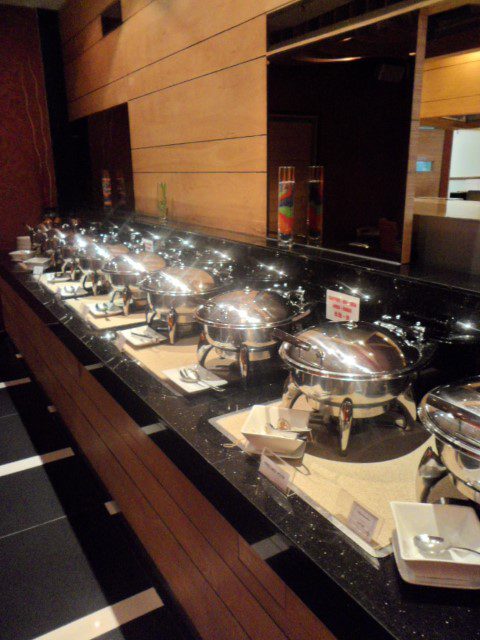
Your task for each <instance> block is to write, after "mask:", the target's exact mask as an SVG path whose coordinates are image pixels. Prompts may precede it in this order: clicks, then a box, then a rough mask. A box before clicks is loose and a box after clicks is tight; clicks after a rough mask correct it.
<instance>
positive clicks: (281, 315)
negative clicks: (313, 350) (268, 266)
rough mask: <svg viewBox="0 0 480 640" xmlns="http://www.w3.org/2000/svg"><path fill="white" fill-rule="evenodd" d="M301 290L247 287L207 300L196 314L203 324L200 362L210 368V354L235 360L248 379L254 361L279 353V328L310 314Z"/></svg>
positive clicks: (199, 347)
mask: <svg viewBox="0 0 480 640" xmlns="http://www.w3.org/2000/svg"><path fill="white" fill-rule="evenodd" d="M294 293H295V295H293V294H294ZM298 293H299V292H298V290H297V291H295V292H292V291H288V292H286V293H285V294H284V295H281V294H280V293H279V292H276V291H273V290H271V289H267V288H264V289H258V288H255V287H253V288H251V287H248V286H247V287H245V288H243V289H236V290H234V291H228V292H226V293H222V294H220V295H217V296H215V297H213V298H211V299H210V300H208V301H207V302H206V303H205V304H203V305H202V306H200V307H199V309H198V310H197V312H196V315H195V317H196V319H197V321H198V322H199V323H200V324H201V325H202V333H201V335H200V340H199V343H198V349H197V355H198V360H199V362H200V364H201V365H202V366H207V367H208V364H207V357H208V356H209V355H210V354H215V355H217V356H219V357H220V358H223V359H225V360H228V359H230V360H234V361H235V362H236V363H238V365H239V367H240V374H241V376H242V378H244V379H245V378H247V377H248V375H249V373H250V370H251V365H252V363H254V362H258V361H261V360H269V359H271V358H272V357H273V356H274V355H275V354H276V352H277V348H278V345H279V342H280V339H279V338H278V337H277V335H276V329H279V328H282V329H291V328H292V327H294V326H295V324H296V323H298V322H300V321H302V320H304V319H305V318H306V317H307V316H308V315H309V314H310V311H311V309H310V306H309V305H307V304H305V302H304V296H303V294H304V292H303V290H302V291H301V293H300V295H298Z"/></svg>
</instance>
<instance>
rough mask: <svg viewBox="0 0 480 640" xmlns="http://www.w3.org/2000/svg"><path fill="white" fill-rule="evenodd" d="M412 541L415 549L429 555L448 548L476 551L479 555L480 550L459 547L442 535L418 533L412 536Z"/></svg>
mask: <svg viewBox="0 0 480 640" xmlns="http://www.w3.org/2000/svg"><path fill="white" fill-rule="evenodd" d="M413 542H414V544H415V546H416V547H417V549H419V550H420V551H422V552H423V553H428V554H429V555H437V554H440V553H443V552H444V551H450V549H459V550H460V551H468V552H469V553H476V554H477V555H479V556H480V551H477V550H476V549H470V548H469V547H459V546H458V545H456V544H450V543H449V542H448V540H445V538H442V536H431V535H429V534H428V533H420V534H419V535H417V536H415V537H414V538H413Z"/></svg>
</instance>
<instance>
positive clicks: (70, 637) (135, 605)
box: [35, 587, 163, 640]
mask: <svg viewBox="0 0 480 640" xmlns="http://www.w3.org/2000/svg"><path fill="white" fill-rule="evenodd" d="M162 606H163V602H162V600H161V598H160V596H159V595H158V593H157V592H156V591H155V589H154V588H153V587H152V588H151V589H147V590H146V591H142V592H141V593H137V595H135V596H132V597H131V598H126V599H125V600H120V602H117V603H116V604H114V605H112V606H111V607H105V608H104V609H100V610H99V611H95V613H91V614H90V615H88V616H84V617H83V618H79V619H78V620H75V621H74V622H70V624H66V625H64V626H63V627H59V628H58V629H54V630H53V631H49V632H48V633H45V634H43V635H42V636H37V638H36V639H35V640H93V639H94V638H98V636H101V635H103V634H104V633H107V632H108V631H113V629H118V627H120V626H121V625H122V624H126V623H127V622H130V621H131V620H135V619H136V618H140V617H141V616H144V615H146V614H147V613H150V612H151V611H155V609H159V608H160V607H162Z"/></svg>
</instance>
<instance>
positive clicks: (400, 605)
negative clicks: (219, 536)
mask: <svg viewBox="0 0 480 640" xmlns="http://www.w3.org/2000/svg"><path fill="white" fill-rule="evenodd" d="M177 230H178V228H177ZM221 242H223V243H224V241H221ZM245 250H247V249H245ZM248 251H249V254H250V256H252V255H253V256H254V257H258V258H259V259H260V258H261V259H266V258H272V259H278V257H279V253H278V252H277V251H276V250H269V249H268V248H267V249H265V248H262V247H258V246H253V245H251V246H250V247H248ZM281 257H283V256H281ZM288 260H289V261H295V262H296V263H297V264H298V263H300V264H301V265H302V269H303V268H305V269H308V270H309V273H310V277H311V278H314V279H315V280H316V281H317V282H320V283H321V284H322V286H323V287H324V288H325V287H328V286H331V284H334V285H338V283H344V284H345V287H346V290H347V291H349V292H351V291H352V288H356V289H359V290H361V294H362V301H363V302H362V304H364V314H365V317H367V318H368V317H373V316H376V317H378V315H379V314H381V313H393V312H394V311H395V310H398V309H400V311H402V312H404V311H405V310H408V309H410V310H414V311H415V312H416V313H418V315H419V316H420V317H423V316H424V315H425V314H430V316H429V317H432V316H434V315H435V314H439V313H441V314H442V317H443V315H447V316H448V315H450V316H451V315H452V314H456V315H457V316H458V315H462V317H464V316H465V315H467V316H468V315H469V314H473V315H475V314H476V313H477V312H478V310H480V296H478V295H476V294H475V293H473V292H472V291H471V290H470V291H466V290H465V289H462V288H459V287H453V286H451V285H447V284H446V283H445V282H443V283H442V284H441V286H437V284H436V283H428V282H426V281H422V282H421V283H420V282H418V281H417V282H413V281H412V280H411V279H410V278H407V279H404V278H399V274H398V271H397V273H395V274H393V273H392V274H387V273H386V270H385V269H384V267H383V266H382V267H381V268H380V269H378V270H377V269H375V268H374V267H372V265H371V264H369V265H368V267H364V266H362V267H361V268H358V265H357V264H352V263H351V262H348V263H346V262H343V261H341V260H340V259H337V260H326V261H323V260H321V259H320V258H318V257H317V258H315V260H313V261H311V260H307V259H306V258H302V257H301V256H296V255H290V256H288ZM0 273H1V275H2V277H4V278H5V279H8V281H9V282H11V283H12V284H13V285H14V286H15V287H16V289H17V290H18V291H19V292H22V294H23V295H26V299H28V300H29V301H30V303H31V304H36V303H38V302H39V303H41V306H42V308H43V309H44V311H45V310H48V313H49V318H47V317H45V320H46V321H47V320H48V321H49V322H52V323H53V322H59V323H61V325H63V327H64V328H65V329H64V330H62V334H61V338H62V339H63V340H65V341H66V343H67V344H68V341H67V339H66V337H67V336H68V333H69V334H70V335H71V336H72V338H73V339H76V340H78V341H80V342H81V343H82V344H83V345H84V346H85V347H86V348H87V349H88V351H89V352H90V353H91V354H93V356H95V357H96V358H97V359H98V360H99V361H101V362H102V363H103V364H104V365H106V367H107V368H108V369H109V370H110V371H111V372H112V373H113V375H114V377H115V378H116V379H118V381H119V382H121V383H122V384H123V385H126V386H127V387H128V388H129V389H130V390H131V391H132V392H133V393H134V394H135V395H136V396H138V397H139V398H140V399H141V401H142V402H143V403H145V404H146V405H147V406H148V407H149V408H150V409H151V410H152V412H153V413H154V414H155V415H156V416H157V417H158V419H159V420H161V421H163V422H164V423H165V424H166V426H167V427H168V430H169V433H171V434H172V437H174V438H176V439H177V441H176V442H177V444H176V446H175V451H178V452H181V451H182V450H183V451H185V452H188V451H192V452H194V455H195V456H197V458H198V460H199V461H201V462H202V464H203V465H205V477H206V476H207V475H208V474H210V476H211V477H212V478H213V479H214V482H215V483H217V485H218V491H219V493H221V492H222V486H223V487H225V491H226V493H228V495H229V496H230V497H229V499H230V498H231V496H232V493H233V496H234V497H235V496H238V504H239V505H240V504H245V508H246V509H249V510H250V511H248V513H247V512H246V517H254V516H255V514H258V515H259V517H261V518H262V519H263V520H265V522H266V523H267V524H268V526H271V527H272V528H273V530H278V531H280V532H281V533H282V534H283V535H284V536H286V537H287V538H288V539H289V540H290V541H291V542H292V543H293V545H294V553H295V554H297V556H296V560H295V562H291V561H290V564H288V562H286V563H284V564H283V565H281V563H280V559H279V560H278V561H277V563H276V564H275V563H274V564H273V565H272V567H273V568H274V569H275V570H276V571H278V573H279V574H280V575H281V576H282V578H283V579H285V580H286V582H287V583H288V584H289V585H290V586H291V587H292V589H294V590H295V591H296V592H297V593H298V594H299V595H300V596H301V597H302V598H303V599H304V600H305V602H306V603H307V604H308V605H309V606H310V607H311V608H312V609H313V610H314V611H315V612H316V613H317V614H318V615H319V616H320V617H321V618H322V619H323V620H324V621H325V622H326V624H327V625H328V626H329V627H330V628H331V629H332V631H333V632H334V633H336V635H337V637H339V638H352V637H358V638H364V637H365V638H367V637H368V638H396V639H398V640H414V639H417V638H425V639H428V640H444V639H447V638H448V639H451V638H452V639H454V638H459V639H460V638H461V639H462V640H463V639H466V638H468V639H472V640H474V639H475V638H480V625H479V624H478V614H479V611H480V607H479V604H480V598H479V595H478V592H460V591H454V590H443V589H442V590H441V589H433V588H430V589H427V588H422V587H415V586H411V585H407V584H406V583H404V582H403V581H402V580H401V578H400V577H399V575H398V572H397V570H396V566H395V562H394V560H393V558H392V557H389V558H386V559H382V560H376V559H373V558H371V557H367V556H366V555H364V554H363V553H362V552H361V551H360V550H359V548H358V547H357V546H355V545H354V544H353V543H352V542H351V541H350V540H349V539H348V538H346V537H345V536H344V535H343V534H342V533H341V532H340V531H338V530H337V529H336V528H335V527H334V526H333V525H331V524H330V523H329V522H328V521H327V520H326V519H325V518H323V517H322V516H321V515H320V514H319V513H317V512H316V511H314V510H313V509H312V508H310V507H309V506H308V505H307V504H306V503H304V502H303V501H302V500H301V499H299V498H298V497H295V496H294V497H292V498H288V499H287V498H285V497H284V496H283V495H281V494H280V493H279V492H278V491H277V490H276V489H275V488H274V487H273V486H272V485H271V484H270V483H269V482H268V481H267V480H266V479H264V478H263V477H262V476H260V475H259V474H258V461H255V460H254V459H252V458H249V457H247V456H245V455H244V454H243V453H242V452H241V451H240V450H238V449H236V448H235V449H231V448H225V447H224V446H223V445H224V444H226V439H225V438H224V437H223V436H222V435H221V434H220V433H219V432H218V431H217V430H216V429H215V428H213V427H212V426H211V425H210V423H209V419H210V418H212V417H215V416H218V415H221V414H224V413H226V412H229V411H235V410H238V409H242V408H245V407H248V406H250V405H252V404H254V403H255V402H267V401H269V400H273V399H274V398H277V397H278V396H279V395H280V393H281V388H282V385H283V381H284V373H282V372H280V373H279V375H278V378H277V379H273V380H270V381H267V382H264V383H259V381H256V383H255V385H254V386H252V387H250V388H247V389H245V388H243V387H241V386H231V387H229V388H228V390H227V392H226V393H225V394H215V393H210V392H207V393H204V394H200V395H197V396H195V397H183V396H180V395H176V394H175V393H173V392H172V391H171V390H169V389H168V388H167V387H165V386H164V385H162V384H161V383H160V382H159V381H158V380H157V379H156V378H154V377H153V376H152V375H150V374H149V373H148V372H146V371H145V370H144V369H142V368H141V367H140V366H139V365H138V364H136V363H135V362H134V361H133V360H132V359H130V358H129V357H128V356H127V355H125V354H122V353H120V352H119V351H118V350H117V348H116V347H115V346H114V344H113V343H112V337H113V336H112V335H109V333H108V332H103V333H93V332H92V331H91V329H90V328H89V326H88V325H87V324H86V323H85V322H84V321H83V320H82V319H81V318H80V317H79V316H77V315H76V314H75V313H73V312H72V311H70V310H69V308H68V307H66V306H65V305H64V304H63V303H62V302H59V301H57V300H56V299H55V297H54V296H53V295H52V294H51V293H50V292H49V291H47V290H46V289H44V288H43V287H42V286H41V285H40V284H38V282H37V281H36V278H35V277H33V276H32V275H29V274H26V273H25V272H21V271H20V270H19V269H18V267H15V266H14V265H12V264H11V263H10V261H9V259H8V256H2V258H1V261H0ZM439 310H440V311H439ZM52 330H55V325H54V324H52ZM65 330H67V331H68V333H65ZM477 355H478V354H477ZM478 362H480V360H477V358H476V357H475V358H474V359H473V362H472V363H469V364H468V363H467V361H466V360H465V363H464V365H463V364H462V366H461V367H460V369H461V373H462V374H464V373H466V372H468V371H466V368H467V364H468V366H471V367H475V366H476V364H477V363H478ZM449 375H457V373H456V372H455V373H449ZM159 446H162V444H161V441H160V440H159ZM175 463H176V464H178V465H179V466H180V468H182V456H181V454H180V453H178V459H177V460H175ZM182 470H183V469H182ZM185 472H186V474H187V473H188V470H187V469H186V470H185ZM199 482H201V481H200V479H199ZM200 488H201V487H200ZM232 488H233V491H232ZM216 506H217V508H219V510H220V511H222V507H221V499H219V504H218V505H216ZM226 517H228V516H227V515H226ZM240 526H241V525H240ZM290 560H291V559H290ZM282 567H283V568H282ZM345 612H349V613H348V615H351V616H352V620H355V624H356V625H358V626H357V629H356V632H355V633H353V630H352V629H351V628H349V627H348V628H346V627H345V620H344V616H345ZM349 629H350V630H349ZM349 633H350V634H353V635H349Z"/></svg>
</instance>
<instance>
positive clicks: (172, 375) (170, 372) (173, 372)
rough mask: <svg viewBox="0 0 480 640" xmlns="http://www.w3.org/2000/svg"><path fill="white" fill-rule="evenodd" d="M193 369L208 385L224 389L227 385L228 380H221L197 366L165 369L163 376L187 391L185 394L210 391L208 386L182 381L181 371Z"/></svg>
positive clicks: (189, 365) (190, 365)
mask: <svg viewBox="0 0 480 640" xmlns="http://www.w3.org/2000/svg"><path fill="white" fill-rule="evenodd" d="M193 368H196V369H197V371H198V372H199V373H200V377H201V378H202V379H203V380H205V381H206V382H208V384H211V385H214V386H215V387H222V386H223V385H225V384H227V380H224V379H223V378H219V377H218V376H216V375H215V374H214V373H212V372H211V371H208V370H207V369H204V368H203V367H200V366H199V365H197V364H188V365H185V366H184V367H178V368H177V369H165V370H164V371H162V373H163V375H165V376H167V378H169V379H170V380H171V381H172V382H174V383H175V384H176V385H177V387H180V389H182V391H185V393H188V394H191V393H198V392H199V391H209V389H208V387H207V386H206V385H203V384H198V383H196V382H184V381H183V380H182V379H181V377H180V369H193Z"/></svg>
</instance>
